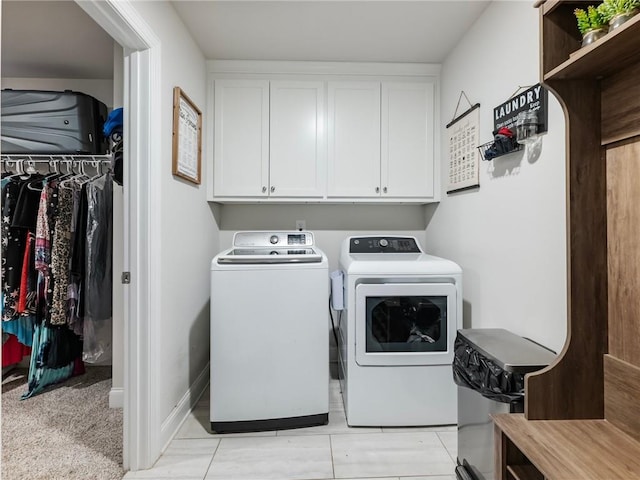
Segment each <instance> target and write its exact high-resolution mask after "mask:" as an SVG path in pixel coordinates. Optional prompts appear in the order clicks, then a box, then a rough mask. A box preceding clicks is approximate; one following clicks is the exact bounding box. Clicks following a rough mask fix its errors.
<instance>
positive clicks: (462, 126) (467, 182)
mask: <svg viewBox="0 0 640 480" xmlns="http://www.w3.org/2000/svg"><path fill="white" fill-rule="evenodd" d="M465 97H466V95H465ZM479 130H480V104H479V103H476V104H475V105H473V106H472V107H471V108H470V109H469V110H467V111H466V112H464V113H463V114H462V115H460V116H458V117H456V118H454V119H453V120H452V121H451V123H449V124H448V125H447V139H448V142H449V145H448V151H447V152H448V156H449V158H448V166H449V176H448V186H447V193H454V192H459V191H461V190H467V189H470V188H474V187H477V186H479V185H480V180H479V169H480V162H479V160H480V154H479V152H478V149H477V146H478V145H479V141H478V139H479Z"/></svg>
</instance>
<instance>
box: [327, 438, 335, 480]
mask: <svg viewBox="0 0 640 480" xmlns="http://www.w3.org/2000/svg"><path fill="white" fill-rule="evenodd" d="M329 453H331V472H332V473H333V478H336V466H335V465H334V463H333V442H332V441H331V435H329Z"/></svg>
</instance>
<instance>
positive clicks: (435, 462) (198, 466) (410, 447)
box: [124, 380, 458, 480]
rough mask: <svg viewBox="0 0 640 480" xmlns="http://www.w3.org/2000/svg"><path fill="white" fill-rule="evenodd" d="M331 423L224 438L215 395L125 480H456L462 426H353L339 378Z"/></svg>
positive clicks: (332, 391)
mask: <svg viewBox="0 0 640 480" xmlns="http://www.w3.org/2000/svg"><path fill="white" fill-rule="evenodd" d="M329 409H330V411H329V423H328V424H327V425H323V426H320V427H310V428H300V429H293V430H280V431H277V432H258V433H245V434H226V435H218V434H213V433H211V427H210V424H209V391H208V390H207V391H206V392H205V394H204V395H203V396H202V398H201V399H200V401H199V402H198V404H197V405H196V408H195V409H194V410H193V412H191V415H190V416H189V418H187V419H186V421H185V422H184V423H183V424H182V427H181V428H180V431H179V432H178V434H177V435H176V437H175V438H174V439H173V440H172V442H171V443H170V444H169V447H168V448H167V449H166V451H165V452H164V454H163V455H162V457H160V459H159V460H158V461H157V462H156V464H155V465H154V467H153V468H152V469H150V470H144V471H139V472H129V473H127V474H126V475H125V477H124V479H125V480H134V479H143V478H145V479H158V480H160V479H169V478H170V479H176V480H329V479H344V480H356V479H357V480H374V479H377V480H380V479H385V480H455V478H456V477H455V474H454V468H455V458H456V455H457V450H458V445H457V431H456V427H455V426H445V427H425V428H419V427H417V428H361V427H359V428H351V427H349V426H348V425H347V421H346V418H345V414H344V406H343V404H342V397H341V395H340V384H339V382H338V381H337V380H332V381H331V385H330V397H329Z"/></svg>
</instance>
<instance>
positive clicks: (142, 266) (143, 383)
mask: <svg viewBox="0 0 640 480" xmlns="http://www.w3.org/2000/svg"><path fill="white" fill-rule="evenodd" d="M75 1H76V3H77V4H78V5H79V6H80V8H82V9H83V10H84V11H85V12H86V13H87V14H88V15H89V16H90V17H91V18H92V19H93V20H94V21H95V22H96V23H97V24H98V25H99V26H100V27H102V28H103V29H104V30H105V31H106V32H107V33H108V34H109V35H110V36H111V37H112V38H113V39H114V41H115V42H117V43H119V44H120V45H121V46H122V47H123V53H124V91H123V99H124V102H123V107H124V165H123V166H124V168H123V177H124V182H123V183H124V257H123V260H124V262H123V263H124V265H123V267H124V271H128V272H130V278H131V280H130V283H129V284H127V285H125V288H124V295H123V297H124V298H123V303H124V309H123V310H124V405H123V414H124V424H123V467H124V469H125V471H126V470H132V471H136V470H142V469H146V468H151V466H152V465H153V463H154V462H155V461H156V459H157V458H158V457H159V455H160V449H161V447H162V446H161V445H159V438H160V435H159V430H160V422H159V421H158V413H157V412H158V408H157V401H156V400H155V399H156V397H157V396H156V395H154V394H153V393H154V392H155V391H157V375H159V372H157V371H155V370H154V369H153V368H152V365H157V364H158V361H157V360H158V351H157V345H158V342H156V341H154V337H155V336H156V334H157V332H156V334H154V331H153V329H152V328H151V318H154V316H157V308H158V307H157V305H159V301H158V299H157V292H158V291H159V288H157V287H158V285H159V277H160V276H159V272H158V267H157V265H158V262H155V261H154V259H155V258H158V257H157V255H158V252H157V246H156V245H154V244H153V242H152V241H151V239H153V238H159V237H158V236H156V235H159V232H158V230H159V225H160V222H159V221H157V217H158V216H159V212H157V210H158V209H157V208H156V209H155V211H154V209H152V206H153V205H159V201H158V197H159V190H160V178H159V173H157V172H158V170H159V169H157V168H153V159H155V158H158V157H159V155H160V151H159V150H160V149H159V142H157V141H156V142H154V141H153V138H158V136H159V134H160V114H159V113H160V112H159V111H157V110H158V109H159V105H160V104H161V101H160V97H161V96H160V74H161V71H160V59H161V55H160V40H159V38H158V37H157V36H156V35H155V33H154V32H153V30H152V29H151V28H150V27H149V26H148V24H147V23H146V22H145V21H144V19H143V18H142V17H141V16H140V14H139V13H138V11H137V10H136V9H135V8H134V7H133V5H132V3H131V2H130V1H128V0H125V1H123V0H75ZM114 273H115V275H116V277H114V278H117V275H119V272H117V271H115V272H114ZM156 370H157V369H156Z"/></svg>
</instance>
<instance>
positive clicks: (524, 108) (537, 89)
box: [493, 83, 549, 133]
mask: <svg viewBox="0 0 640 480" xmlns="http://www.w3.org/2000/svg"><path fill="white" fill-rule="evenodd" d="M548 103H549V93H548V92H547V90H546V89H545V88H544V87H543V86H542V85H540V84H539V83H538V84H536V85H534V86H533V87H531V88H528V89H527V90H525V91H524V92H522V93H519V94H517V95H514V96H513V97H511V98H510V99H509V100H507V101H506V102H504V103H503V104H501V105H498V106H497V107H496V108H494V109H493V130H494V131H496V130H499V129H501V128H502V127H507V128H510V129H511V130H512V131H513V132H515V131H516V130H515V125H516V120H517V119H518V114H519V113H520V112H528V111H536V112H537V114H538V133H544V132H546V131H547V123H548V113H547V111H548Z"/></svg>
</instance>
